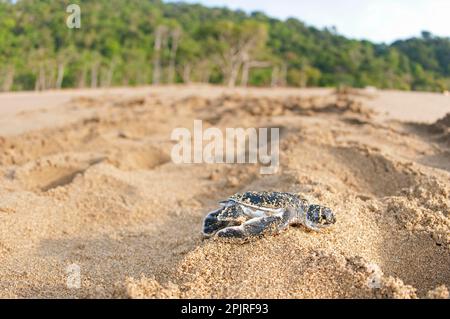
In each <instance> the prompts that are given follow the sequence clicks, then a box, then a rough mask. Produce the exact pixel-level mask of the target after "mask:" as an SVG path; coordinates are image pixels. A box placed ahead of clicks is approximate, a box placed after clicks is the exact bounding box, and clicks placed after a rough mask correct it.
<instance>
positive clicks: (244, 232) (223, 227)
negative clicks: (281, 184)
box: [203, 192, 336, 239]
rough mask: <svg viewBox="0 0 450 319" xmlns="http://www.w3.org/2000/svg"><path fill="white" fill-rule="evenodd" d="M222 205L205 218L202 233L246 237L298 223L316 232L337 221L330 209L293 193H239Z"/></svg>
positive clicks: (276, 231)
mask: <svg viewBox="0 0 450 319" xmlns="http://www.w3.org/2000/svg"><path fill="white" fill-rule="evenodd" d="M219 204H220V205H221V207H220V208H219V209H217V210H214V211H212V212H210V213H209V214H208V215H207V216H206V217H205V219H204V222H203V235H204V236H206V237H210V236H213V235H216V236H218V237H225V238H242V239H245V238H248V237H252V236H259V235H263V234H266V233H269V234H276V233H279V232H281V231H282V230H284V229H286V228H287V227H288V226H289V225H295V224H301V225H304V226H306V227H307V228H309V229H312V230H316V231H317V230H320V229H322V228H326V227H329V226H331V225H333V224H334V223H335V222H336V217H335V215H334V213H333V212H332V211H331V209H329V208H327V207H324V206H320V205H315V204H309V203H308V201H307V200H305V199H302V198H301V197H299V196H298V195H297V194H293V193H282V192H245V193H237V194H234V195H232V196H231V197H229V198H228V199H227V200H224V201H221V202H219Z"/></svg>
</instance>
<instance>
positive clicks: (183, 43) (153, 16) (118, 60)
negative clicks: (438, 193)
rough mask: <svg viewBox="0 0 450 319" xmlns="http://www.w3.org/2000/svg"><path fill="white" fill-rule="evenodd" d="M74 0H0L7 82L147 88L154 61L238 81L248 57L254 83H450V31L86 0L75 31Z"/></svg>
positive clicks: (423, 86)
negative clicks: (414, 31) (359, 29)
mask: <svg viewBox="0 0 450 319" xmlns="http://www.w3.org/2000/svg"><path fill="white" fill-rule="evenodd" d="M70 3H72V1H68V0H63V1H53V0H39V1H35V0H18V1H15V2H12V1H6V0H0V89H2V88H3V89H4V90H10V89H13V90H30V89H35V88H40V89H45V88H53V87H83V86H92V87H95V86H109V85H141V84H147V83H151V81H152V73H153V69H154V68H155V65H160V67H161V75H160V76H161V81H162V82H163V83H164V82H165V83H167V82H168V81H171V80H173V81H176V82H183V81H184V82H190V81H197V82H205V81H208V82H211V83H228V84H230V83H236V84H239V83H241V82H240V81H242V82H243V80H241V78H242V77H243V76H242V73H244V71H243V70H244V64H245V63H246V62H247V63H248V62H258V63H255V64H252V65H259V66H257V67H253V68H251V69H250V71H249V73H248V79H247V81H245V83H247V82H248V84H249V85H254V86H267V85H271V84H274V83H276V84H280V83H281V84H287V85H291V86H299V87H304V86H338V85H351V86H355V87H364V86H368V85H370V86H376V87H379V88H394V89H402V90H411V89H412V90H429V91H441V90H449V89H450V87H449V85H450V38H441V37H436V36H434V35H432V34H431V33H429V32H425V31H424V32H423V33H422V36H421V37H418V38H412V39H408V40H402V41H397V42H394V43H393V44H392V45H386V44H374V43H371V42H369V41H356V40H350V39H347V38H345V37H343V36H341V35H339V34H337V32H336V30H334V29H324V30H318V29H316V28H314V27H309V26H307V25H305V24H304V23H302V22H301V21H298V20H296V19H292V18H291V19H288V20H286V21H280V20H277V19H273V18H270V17H268V16H266V15H265V14H264V13H261V12H254V13H252V14H250V15H248V14H246V13H244V12H242V11H232V10H229V9H226V8H206V7H203V6H201V5H191V4H184V3H167V4H166V3H163V2H162V1H160V0H145V1H143V0H127V1H123V0H80V1H78V4H79V5H80V7H81V19H82V26H81V29H69V28H67V27H66V23H65V19H66V17H67V15H68V14H67V13H66V11H65V10H66V6H67V5H68V4H70ZM160 26H164V27H165V28H164V30H166V31H165V32H166V33H164V36H163V37H162V38H161V39H162V44H161V48H160V51H157V52H155V39H156V33H157V32H156V30H157V28H158V27H160ZM173 30H179V31H180V33H179V41H177V40H174V37H173V34H174V33H173ZM174 45H175V47H176V48H177V50H175V51H176V52H175V51H174V50H173V47H174ZM239 54H241V55H242V56H241V57H239V56H238V55H239ZM155 57H157V58H158V60H157V61H155ZM261 62H263V63H261ZM264 63H265V64H264ZM250 64H251V63H249V64H248V65H250ZM266 65H269V66H266ZM174 70H175V71H174ZM275 71H276V72H275ZM236 72H238V74H236ZM174 73H176V74H175V75H174ZM169 74H171V75H172V76H169ZM58 77H59V79H60V82H59V84H58ZM274 79H275V80H274Z"/></svg>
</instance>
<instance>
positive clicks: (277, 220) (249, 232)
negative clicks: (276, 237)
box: [217, 209, 293, 239]
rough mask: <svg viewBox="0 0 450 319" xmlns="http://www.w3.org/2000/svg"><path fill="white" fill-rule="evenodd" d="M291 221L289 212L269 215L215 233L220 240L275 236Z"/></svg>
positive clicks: (291, 216)
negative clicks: (266, 235) (264, 235)
mask: <svg viewBox="0 0 450 319" xmlns="http://www.w3.org/2000/svg"><path fill="white" fill-rule="evenodd" d="M292 219H293V215H292V213H291V211H290V210H288V209H286V210H283V211H282V212H280V213H278V214H275V215H271V216H263V217H257V218H252V219H250V220H248V221H246V222H245V223H243V224H242V225H240V226H233V227H226V228H224V229H221V230H220V231H218V232H217V236H218V237H221V238H241V239H243V238H248V237H254V236H260V235H263V234H267V233H269V234H277V233H279V232H281V231H283V230H284V229H286V228H287V227H288V226H289V224H290V223H291V221H292Z"/></svg>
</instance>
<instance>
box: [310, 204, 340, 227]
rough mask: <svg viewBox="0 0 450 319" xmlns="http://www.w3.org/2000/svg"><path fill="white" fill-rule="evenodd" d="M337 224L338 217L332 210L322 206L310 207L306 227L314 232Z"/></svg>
mask: <svg viewBox="0 0 450 319" xmlns="http://www.w3.org/2000/svg"><path fill="white" fill-rule="evenodd" d="M335 223H336V216H335V215H334V213H333V211H332V210H331V209H329V208H328V207H324V206H320V205H314V204H313V205H309V207H308V210H307V212H306V216H305V226H306V227H308V228H310V229H313V230H320V229H321V228H327V227H330V226H332V225H333V224H335Z"/></svg>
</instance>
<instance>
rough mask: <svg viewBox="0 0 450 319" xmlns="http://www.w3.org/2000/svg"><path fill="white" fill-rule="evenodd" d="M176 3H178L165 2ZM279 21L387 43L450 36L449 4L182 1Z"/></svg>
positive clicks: (431, 0) (443, 0)
mask: <svg viewBox="0 0 450 319" xmlns="http://www.w3.org/2000/svg"><path fill="white" fill-rule="evenodd" d="M166 1H167V2H178V1H179V0H166ZM183 2H189V3H200V4H203V5H206V6H213V7H217V6H219V7H223V6H226V7H229V8H230V9H241V10H244V11H246V12H252V11H263V12H265V13H266V14H267V15H269V16H271V17H275V18H279V19H286V18H288V17H295V18H298V19H299V20H301V21H303V22H305V23H307V24H308V25H312V26H315V27H318V28H323V27H326V26H328V27H331V26H335V27H336V28H337V30H338V33H339V34H342V35H345V36H346V37H349V38H354V39H366V40H371V41H373V42H386V43H391V42H392V41H394V40H397V39H404V38H409V37H412V36H419V35H420V33H421V31H422V30H427V31H430V32H431V33H433V34H435V35H439V36H450V0H184V1H183Z"/></svg>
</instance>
